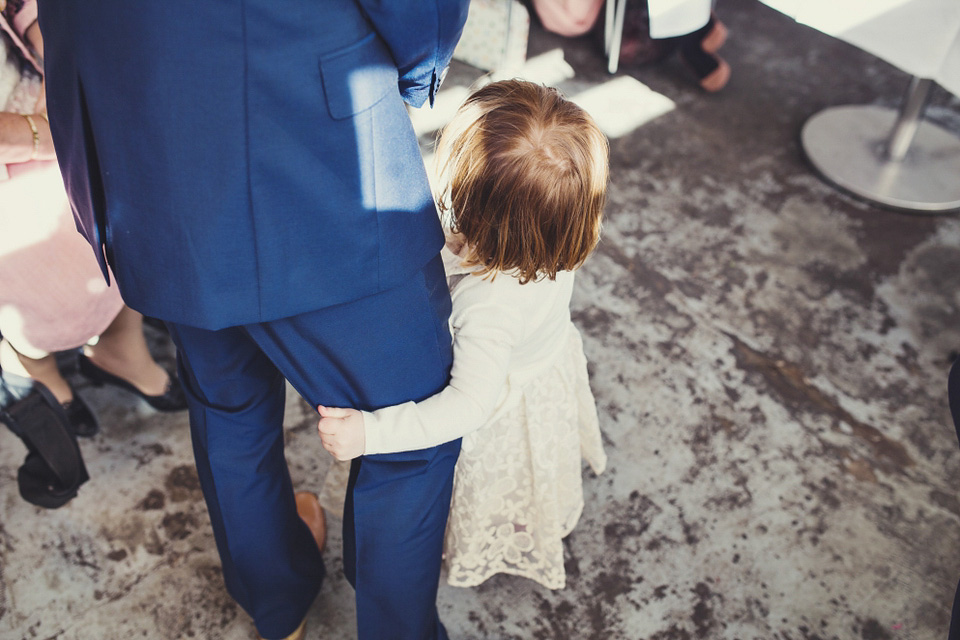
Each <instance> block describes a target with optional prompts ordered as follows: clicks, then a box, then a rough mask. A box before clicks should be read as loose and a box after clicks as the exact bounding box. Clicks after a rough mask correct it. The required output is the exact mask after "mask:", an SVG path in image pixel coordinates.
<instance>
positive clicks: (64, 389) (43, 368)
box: [0, 340, 73, 403]
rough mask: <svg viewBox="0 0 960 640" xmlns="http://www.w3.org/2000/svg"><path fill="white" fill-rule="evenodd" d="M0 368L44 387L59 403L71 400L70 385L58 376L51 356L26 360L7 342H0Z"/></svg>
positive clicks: (54, 359)
mask: <svg viewBox="0 0 960 640" xmlns="http://www.w3.org/2000/svg"><path fill="white" fill-rule="evenodd" d="M0 368H3V370H4V371H9V372H10V373H13V374H16V375H18V376H22V377H24V378H30V379H31V380H36V381H38V382H40V383H41V384H43V385H44V386H46V387H47V388H48V389H50V391H51V392H52V393H53V395H54V396H55V397H56V398H57V400H58V401H60V402H61V403H67V402H70V401H71V400H73V391H72V390H71V389H70V385H69V384H67V381H66V380H65V379H64V378H63V376H62V375H61V374H60V369H59V368H58V367H57V360H56V358H55V357H54V356H53V355H52V354H48V355H46V356H44V357H42V358H40V359H39V360H38V359H35V358H28V357H27V356H25V355H23V354H22V353H20V352H19V351H17V350H16V349H14V348H13V345H12V344H10V342H8V341H7V340H0Z"/></svg>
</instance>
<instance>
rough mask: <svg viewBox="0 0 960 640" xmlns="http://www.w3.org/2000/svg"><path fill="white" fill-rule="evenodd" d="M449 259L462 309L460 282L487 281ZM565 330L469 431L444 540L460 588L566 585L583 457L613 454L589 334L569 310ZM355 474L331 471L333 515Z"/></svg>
mask: <svg viewBox="0 0 960 640" xmlns="http://www.w3.org/2000/svg"><path fill="white" fill-rule="evenodd" d="M445 258H447V274H448V282H449V283H450V284H451V285H452V289H453V290H452V293H453V294H454V295H453V300H454V316H456V315H457V309H456V307H457V304H458V296H457V295H456V293H457V292H456V288H457V287H459V286H464V284H467V286H482V285H479V284H478V283H477V280H479V279H477V278H473V279H470V280H465V279H464V278H463V277H462V276H463V275H464V272H462V271H461V272H457V270H456V269H455V264H454V265H453V266H454V269H453V270H451V264H450V261H449V256H445ZM452 271H453V272H452ZM524 286H530V285H524ZM571 286H572V285H571ZM566 295H567V298H566V301H565V304H569V293H567V294H566ZM561 302H563V301H561ZM454 330H456V328H455V327H454ZM558 335H560V336H561V338H560V339H559V340H558V341H556V342H555V343H554V344H552V345H550V347H549V348H550V351H551V352H552V353H551V356H550V357H549V361H548V362H547V364H546V365H545V366H543V367H540V368H539V369H537V370H536V372H535V375H529V373H530V371H529V370H527V371H526V372H525V373H526V374H528V375H523V376H519V379H520V380H522V383H520V384H519V385H518V384H513V388H512V389H511V390H510V393H509V394H505V396H504V397H505V398H506V401H505V402H501V403H500V405H499V406H498V408H497V410H496V412H495V413H494V414H493V418H492V419H491V420H489V421H488V422H486V423H485V424H484V425H483V426H482V427H481V428H479V429H478V430H476V431H473V432H471V433H468V434H466V435H465V436H464V437H463V447H462V450H461V453H460V459H459V461H458V462H457V468H456V472H455V475H454V484H453V500H452V504H451V508H450V518H449V520H448V523H447V532H446V538H445V540H444V561H445V567H446V570H447V580H448V582H449V583H450V584H451V585H454V586H460V587H471V586H475V585H478V584H480V583H481V582H483V581H484V580H486V579H487V578H489V577H490V576H492V575H494V574H496V573H508V574H513V575H518V576H523V577H526V578H530V579H532V580H536V581H537V582H539V583H540V584H542V585H544V586H546V587H548V588H550V589H561V588H563V587H564V585H565V581H566V575H565V572H564V568H563V545H562V539H563V538H564V537H565V536H566V535H567V534H569V533H570V531H571V530H572V529H573V527H574V526H575V525H576V523H577V521H578V520H579V518H580V514H581V512H582V510H583V488H582V469H583V460H586V461H587V462H588V463H589V465H590V466H591V468H592V469H593V471H594V473H598V474H599V473H601V472H602V471H603V469H604V467H605V466H606V454H605V453H604V451H603V444H602V441H601V435H600V427H599V424H598V420H597V410H596V405H595V403H594V399H593V394H592V393H591V392H590V384H589V379H588V377H587V363H586V358H585V357H584V354H583V345H582V342H581V339H580V334H579V332H578V331H577V329H576V328H575V327H574V326H573V323H572V322H570V320H569V317H568V316H567V318H566V320H565V322H564V326H563V327H562V328H561V331H560V332H559V334H558ZM456 353H457V352H456V349H455V351H454V358H455V359H456ZM518 387H519V388H518ZM348 472H349V464H347V463H335V464H334V466H333V467H332V468H331V470H330V472H329V473H328V475H327V478H326V481H325V484H324V488H323V490H322V492H321V496H320V499H321V503H322V504H323V506H324V508H325V509H327V511H329V512H331V513H333V514H342V511H343V496H344V491H345V487H346V481H347V475H348Z"/></svg>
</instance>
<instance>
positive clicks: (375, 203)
mask: <svg viewBox="0 0 960 640" xmlns="http://www.w3.org/2000/svg"><path fill="white" fill-rule="evenodd" d="M466 13H467V1H466V0H383V1H376V0H284V1H282V2H277V0H204V1H203V2H189V3H187V2H138V1H135V0H88V1H84V2H78V1H77V0H42V2H41V3H40V25H41V29H42V31H43V34H44V41H45V50H46V51H45V53H46V81H47V101H48V108H49V111H50V121H51V127H52V130H53V135H54V141H55V144H56V150H57V156H58V158H59V161H60V165H61V169H62V171H63V175H64V181H65V183H66V186H67V191H68V193H69V195H70V199H71V202H72V205H73V208H74V213H75V216H76V219H77V226H78V228H79V230H80V232H81V233H82V234H83V235H84V236H85V237H86V238H87V239H88V240H89V241H90V243H91V244H92V245H93V247H94V251H95V253H96V255H97V259H98V260H99V261H100V264H101V266H102V267H104V272H105V273H106V269H105V264H106V263H107V262H109V264H110V267H111V269H112V271H113V273H114V275H115V277H116V280H117V283H118V285H119V287H120V291H121V293H122V294H123V297H124V299H125V300H126V301H127V303H128V304H129V305H130V306H132V307H133V308H135V309H137V310H139V311H141V312H143V313H145V314H148V315H152V316H156V317H159V318H163V319H165V320H171V321H174V322H180V323H183V324H189V325H193V326H198V327H202V328H206V329H218V328H222V327H225V326H231V325H237V324H245V323H250V322H263V321H269V320H274V319H277V318H282V317H289V316H293V315H296V314H298V313H301V312H306V311H311V310H314V309H319V308H323V307H326V306H330V305H334V304H338V303H341V302H347V301H350V300H354V299H358V298H361V297H363V296H366V295H370V294H373V293H376V292H378V291H382V290H385V289H388V288H390V287H392V286H395V285H396V284H398V283H400V282H402V281H403V280H404V279H405V278H407V277H409V276H410V275H411V274H412V273H414V272H415V271H417V270H418V269H419V268H420V267H422V266H423V265H424V264H425V263H426V262H427V261H428V260H429V259H430V258H431V257H433V256H436V255H437V253H438V251H439V249H440V247H441V245H442V234H441V231H440V228H439V224H438V221H437V216H436V212H435V208H434V204H433V201H432V198H431V195H430V190H429V186H428V183H427V178H426V174H425V171H424V169H423V163H422V161H421V159H420V154H419V149H418V145H417V140H416V136H415V134H414V132H413V129H412V127H411V125H410V121H409V118H408V116H407V114H406V111H405V107H404V104H403V102H404V100H405V101H407V102H409V103H411V104H413V105H415V106H419V105H421V104H423V103H424V102H425V101H426V100H427V99H430V100H431V102H432V98H433V95H434V93H435V92H436V90H437V88H438V87H439V84H440V80H441V78H442V73H443V72H444V70H445V69H446V66H447V64H448V63H449V60H450V57H451V55H452V53H453V48H454V46H455V45H456V42H457V40H458V38H459V36H460V32H461V30H462V27H463V23H464V21H465V20H466Z"/></svg>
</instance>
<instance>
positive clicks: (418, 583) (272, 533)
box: [170, 257, 460, 640]
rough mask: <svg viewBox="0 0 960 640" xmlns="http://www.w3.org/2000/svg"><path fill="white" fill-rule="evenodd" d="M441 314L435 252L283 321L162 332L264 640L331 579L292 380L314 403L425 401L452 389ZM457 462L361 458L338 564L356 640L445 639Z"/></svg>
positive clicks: (428, 455)
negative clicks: (295, 429)
mask: <svg viewBox="0 0 960 640" xmlns="http://www.w3.org/2000/svg"><path fill="white" fill-rule="evenodd" d="M449 313H450V298H449V294H448V293H447V287H446V280H445V277H444V273H443V265H442V263H441V261H440V259H439V257H437V258H436V259H434V260H432V261H431V262H430V263H429V264H428V265H427V266H426V267H424V268H423V269H422V270H421V271H420V272H419V273H418V274H416V276H415V277H414V278H412V279H411V280H410V281H408V282H407V283H405V284H403V285H401V286H398V287H395V288H394V289H391V290H388V291H385V292H382V293H379V294H376V295H373V296H369V297H366V298H362V299H360V300H355V301H353V302H349V303H345V304H341V305H337V306H334V307H328V308H324V309H318V310H316V311H313V312H310V313H305V314H300V315H297V316H294V317H291V318H285V319H282V320H276V321H272V322H266V323H257V324H249V325H242V326H237V327H230V328H226V329H221V330H216V331H211V330H207V329H199V328H195V327H190V326H186V325H181V324H171V325H170V331H171V335H172V337H173V339H174V341H175V342H176V344H177V347H178V356H179V365H180V376H181V380H182V381H183V384H184V388H185V390H186V391H187V394H188V398H189V401H190V423H191V430H192V436H193V444H194V455H195V458H196V464H197V471H198V474H199V477H200V482H201V485H202V488H203V493H204V497H205V499H206V502H207V507H208V510H209V513H210V520H211V523H212V526H213V531H214V536H215V539H216V543H217V549H218V551H219V553H220V557H221V561H222V563H223V575H224V580H225V582H226V585H227V589H228V591H229V592H230V594H231V595H232V596H233V597H234V598H235V599H236V600H237V602H239V603H240V605H241V606H242V607H243V608H244V609H245V610H246V611H247V612H248V613H249V614H250V615H251V616H252V617H253V619H254V622H255V624H256V626H257V629H258V631H259V633H260V634H261V635H262V636H263V637H265V638H280V637H284V636H286V635H288V634H290V633H292V632H293V630H294V629H296V627H297V626H298V625H299V624H300V622H301V620H303V618H304V617H305V616H306V613H307V610H308V609H309V607H310V604H311V602H312V601H313V599H314V598H315V597H316V594H317V592H318V591H319V589H320V585H321V583H322V581H323V578H324V573H325V572H324V565H323V560H322V559H321V557H320V554H319V552H318V550H317V548H316V545H315V544H314V541H313V538H312V536H311V535H310V532H309V530H308V529H307V527H306V525H305V524H304V523H303V522H302V521H301V520H300V519H299V518H298V516H297V513H296V505H295V503H294V498H293V486H292V482H291V479H290V474H289V471H288V469H287V464H286V460H285V458H284V437H283V409H284V400H285V379H286V380H289V381H290V383H291V384H292V385H293V387H294V388H295V389H296V390H297V391H298V392H299V393H300V395H301V396H303V398H304V399H305V400H306V401H307V402H308V403H309V404H310V405H311V406H314V407H315V406H316V405H317V404H324V405H327V406H342V407H355V408H359V409H376V408H379V407H382V406H387V405H391V404H397V403H399V402H405V401H408V400H420V399H423V398H425V397H428V396H430V395H432V394H433V393H435V392H437V391H439V390H440V389H442V388H443V386H444V385H445V384H446V383H447V380H448V376H449V369H450V365H451V358H452V353H451V345H450V335H449V331H448V328H447V319H448V317H449ZM315 443H316V455H327V454H326V451H324V449H323V448H322V445H321V443H320V440H319V437H318V438H317V440H316V441H315ZM459 452H460V441H459V440H457V441H454V442H451V443H447V444H444V445H441V446H439V447H434V448H431V449H425V450H421V451H412V452H406V453H400V454H388V455H375V456H364V457H362V458H359V459H357V460H355V461H354V463H353V466H352V468H351V473H350V481H349V484H348V494H347V498H346V505H345V511H344V522H343V527H344V530H343V537H344V552H343V553H344V571H345V574H346V576H347V578H348V580H350V582H351V584H353V585H354V587H355V589H356V600H357V625H358V632H359V637H360V638H361V640H390V639H396V640H420V639H423V640H427V639H444V638H446V637H447V635H446V632H445V630H444V628H443V625H442V624H441V623H440V620H439V618H438V615H437V609H436V595H437V587H438V582H439V576H440V561H441V553H442V548H443V534H444V529H445V527H446V521H447V515H448V512H449V508H450V495H451V491H452V482H453V471H454V466H455V464H456V461H457V457H458V455H459ZM315 481H316V482H317V483H319V482H320V481H321V479H320V478H317V479H315Z"/></svg>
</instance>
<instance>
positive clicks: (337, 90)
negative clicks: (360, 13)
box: [320, 33, 399, 120]
mask: <svg viewBox="0 0 960 640" xmlns="http://www.w3.org/2000/svg"><path fill="white" fill-rule="evenodd" d="M320 75H321V77H322V78H323V92H324V94H325V95H326V98H327V109H328V110H329V111H330V117H332V118H333V119H334V120H343V119H345V118H349V117H351V116H354V115H356V114H358V113H360V112H361V111H366V110H367V109H369V108H370V107H372V106H373V105H375V104H377V103H378V102H380V100H382V99H383V98H384V96H386V95H387V93H389V92H390V91H399V89H398V88H397V67H396V64H395V63H394V62H393V58H392V56H391V55H390V52H389V51H388V50H387V48H386V46H384V44H383V41H381V40H380V38H379V37H378V36H377V34H376V33H371V34H370V35H368V36H366V37H365V38H363V39H362V40H360V41H358V42H356V43H354V44H352V45H350V46H349V47H346V48H344V49H338V50H337V51H334V52H333V53H329V54H327V55H325V56H323V57H321V58H320Z"/></svg>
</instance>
